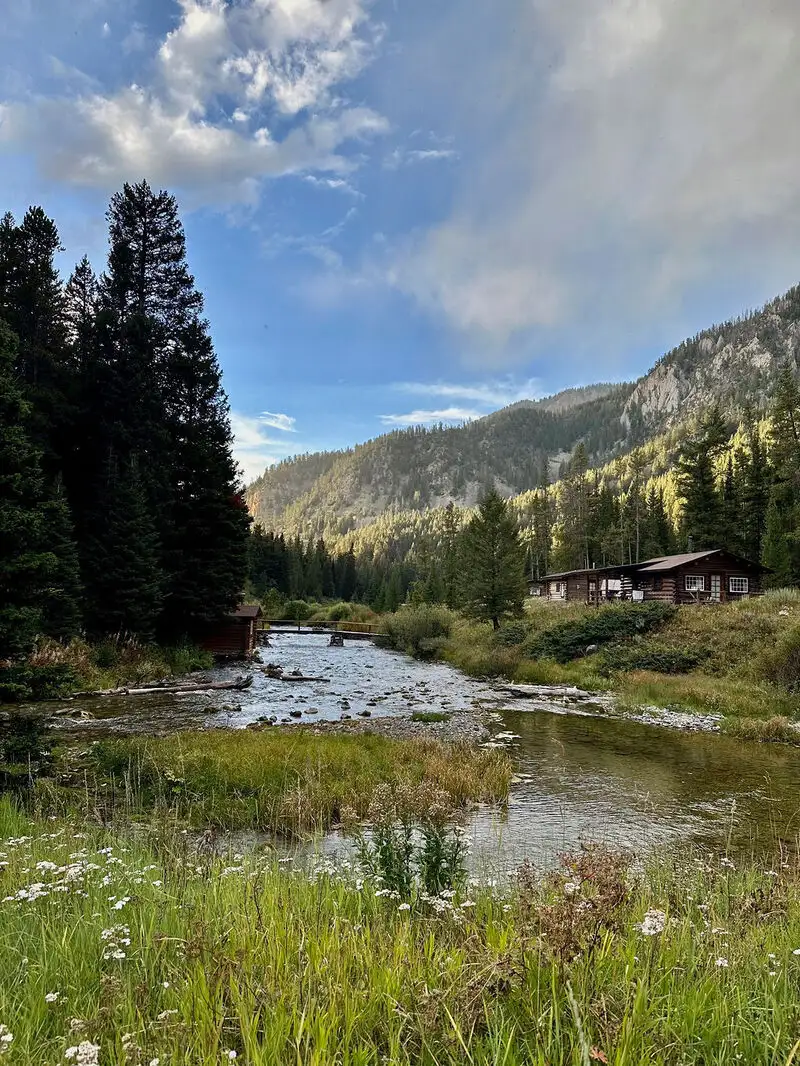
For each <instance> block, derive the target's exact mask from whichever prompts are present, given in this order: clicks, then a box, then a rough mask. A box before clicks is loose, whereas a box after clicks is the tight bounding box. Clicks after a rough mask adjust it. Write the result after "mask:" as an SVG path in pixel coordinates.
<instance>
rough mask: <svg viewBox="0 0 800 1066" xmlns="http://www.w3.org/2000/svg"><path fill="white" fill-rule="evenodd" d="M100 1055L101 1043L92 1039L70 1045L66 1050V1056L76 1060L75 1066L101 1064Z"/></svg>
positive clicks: (96, 1065) (98, 1065)
mask: <svg viewBox="0 0 800 1066" xmlns="http://www.w3.org/2000/svg"><path fill="white" fill-rule="evenodd" d="M99 1055H100V1045H99V1044H93V1043H92V1042H91V1040H82V1041H81V1042H80V1044H78V1046H77V1047H68V1048H67V1050H66V1051H65V1052H64V1058H65V1059H71V1060H74V1061H75V1066H100V1059H99Z"/></svg>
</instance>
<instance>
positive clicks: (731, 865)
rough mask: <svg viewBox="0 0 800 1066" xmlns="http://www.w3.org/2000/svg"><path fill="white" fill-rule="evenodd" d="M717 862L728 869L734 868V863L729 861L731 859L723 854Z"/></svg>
mask: <svg viewBox="0 0 800 1066" xmlns="http://www.w3.org/2000/svg"><path fill="white" fill-rule="evenodd" d="M719 864H720V866H724V867H725V868H726V869H728V870H735V869H736V863H733V862H731V860H730V859H729V858H727V857H725V856H723V858H721V859H720V860H719Z"/></svg>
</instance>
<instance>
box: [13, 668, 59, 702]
mask: <svg viewBox="0 0 800 1066" xmlns="http://www.w3.org/2000/svg"><path fill="white" fill-rule="evenodd" d="M75 686H76V677H75V671H74V670H73V669H72V667H70V666H68V665H66V664H59V665H55V666H7V667H5V669H3V670H0V703H24V702H26V701H27V700H31V701H36V700H56V699H60V698H62V697H63V696H67V695H69V693H70V692H72V691H73V690H74V688H75Z"/></svg>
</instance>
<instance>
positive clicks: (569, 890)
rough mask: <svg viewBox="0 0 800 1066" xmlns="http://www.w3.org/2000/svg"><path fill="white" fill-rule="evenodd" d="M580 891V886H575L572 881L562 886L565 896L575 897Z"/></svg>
mask: <svg viewBox="0 0 800 1066" xmlns="http://www.w3.org/2000/svg"><path fill="white" fill-rule="evenodd" d="M580 890H581V886H580V885H578V884H576V883H575V882H574V881H567V882H566V884H565V885H564V895H565V896H575V895H577V893H578V892H580Z"/></svg>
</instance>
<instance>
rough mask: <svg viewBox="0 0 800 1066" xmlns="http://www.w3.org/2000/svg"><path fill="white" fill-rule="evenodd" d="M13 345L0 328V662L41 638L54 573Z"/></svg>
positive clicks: (41, 481)
mask: <svg viewBox="0 0 800 1066" xmlns="http://www.w3.org/2000/svg"><path fill="white" fill-rule="evenodd" d="M17 359H18V355H17V341H16V338H15V336H14V334H13V333H12V332H11V331H10V330H9V329H8V328H7V327H6V326H5V325H4V323H2V322H0V660H4V659H11V658H14V657H16V656H19V655H22V654H24V653H25V652H27V651H28V650H30V648H31V647H32V646H33V643H34V641H35V639H36V637H37V636H38V635H39V634H40V633H41V632H42V625H43V618H42V608H43V606H44V603H45V601H46V599H47V595H48V590H49V588H50V587H51V584H52V582H53V579H54V575H55V571H56V562H57V561H56V558H55V556H54V555H53V554H52V552H50V551H48V547H47V540H48V518H47V513H46V509H45V486H44V479H43V476H42V471H41V465H40V456H39V452H38V451H37V449H36V448H35V447H34V445H33V444H32V442H31V439H30V437H29V435H28V432H27V428H28V425H29V422H30V417H31V408H30V405H29V404H28V403H27V402H26V401H25V399H24V396H23V392H22V389H21V388H20V385H19V383H18V379H17V375H16V372H15V365H16V363H17Z"/></svg>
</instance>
